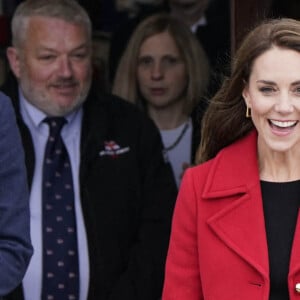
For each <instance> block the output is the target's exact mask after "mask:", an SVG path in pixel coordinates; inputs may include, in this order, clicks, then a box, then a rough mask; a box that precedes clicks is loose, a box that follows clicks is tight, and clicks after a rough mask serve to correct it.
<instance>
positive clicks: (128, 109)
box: [85, 94, 150, 123]
mask: <svg viewBox="0 0 300 300" xmlns="http://www.w3.org/2000/svg"><path fill="white" fill-rule="evenodd" d="M85 111H86V112H89V113H90V114H95V113H96V114H99V116H100V115H103V114H105V116H106V117H107V118H110V119H115V118H116V119H118V120H119V121H121V120H126V121H127V122H129V123H131V122H141V121H146V122H149V120H150V119H149V117H148V116H147V115H146V113H144V112H142V111H140V110H139V109H138V107H137V106H136V105H134V104H132V103H129V102H128V101H126V100H124V99H122V98H120V97H118V96H115V95H113V94H100V95H97V96H96V97H95V96H93V99H88V101H87V103H86V109H85Z"/></svg>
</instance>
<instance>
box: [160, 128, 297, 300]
mask: <svg viewBox="0 0 300 300" xmlns="http://www.w3.org/2000/svg"><path fill="white" fill-rule="evenodd" d="M283 200H284V199H283ZM287 280H288V288H289V293H290V299H291V300H297V299H300V220H299V216H298V223H297V227H296V231H295V237H294V242H293V247H292V253H291V259H290V269H289V275H288V278H287ZM297 284H298V285H297ZM296 287H298V288H299V292H297V289H296ZM269 290H270V279H269V262H268V249H267V238H266V231H265V224H264V214H263V204H262V196H261V189H260V178H259V172H258V164H257V135H256V132H252V133H250V134H249V135H248V136H247V137H245V138H243V139H241V140H240V141H238V142H236V143H234V144H233V145H231V146H229V147H227V148H225V149H223V150H222V151H221V152H220V153H219V154H218V155H217V156H216V157H215V158H214V159H212V160H210V161H208V162H206V163H204V164H202V165H199V166H196V167H194V168H190V169H189V170H187V171H186V173H185V175H184V178H183V181H182V183H181V188H180V191H179V195H178V199H177V203H176V208H175V212H174V217H173V227H172V234H171V240H170V246H169V252H168V258H167V263H166V277H165V284H164V291H163V300H202V299H205V300H268V299H269Z"/></svg>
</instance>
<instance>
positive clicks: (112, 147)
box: [99, 141, 130, 158]
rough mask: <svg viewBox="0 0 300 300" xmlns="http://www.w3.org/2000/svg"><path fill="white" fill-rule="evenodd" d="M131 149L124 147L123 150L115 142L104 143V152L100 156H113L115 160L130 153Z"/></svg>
mask: <svg viewBox="0 0 300 300" xmlns="http://www.w3.org/2000/svg"><path fill="white" fill-rule="evenodd" d="M129 150H130V148H129V147H123V148H121V147H120V146H119V145H118V144H117V143H116V142H115V141H105V142H104V150H102V151H100V152H99V156H105V155H108V156H111V157H113V158H116V157H117V156H118V155H120V154H124V153H126V152H129Z"/></svg>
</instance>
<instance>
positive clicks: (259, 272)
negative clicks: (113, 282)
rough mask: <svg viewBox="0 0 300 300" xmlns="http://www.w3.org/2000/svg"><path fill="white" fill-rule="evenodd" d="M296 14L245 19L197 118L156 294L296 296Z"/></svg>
mask: <svg viewBox="0 0 300 300" xmlns="http://www.w3.org/2000/svg"><path fill="white" fill-rule="evenodd" d="M299 121H300V22H299V21H296V20H292V19H278V20H268V21H265V22H264V23H263V24H260V25H259V26H257V27H256V28H254V29H253V30H252V31H251V32H250V33H249V34H248V35H247V37H246V38H245V40H244V41H243V43H242V45H241V47H240V49H239V50H238V51H237V53H236V57H235V59H234V61H233V68H232V74H231V76H230V77H229V78H228V79H226V80H225V82H224V84H223V86H222V88H221V89H220V91H219V92H218V93H217V94H216V95H215V97H214V98H213V99H212V101H211V104H210V106H209V107H208V109H207V111H206V113H205V116H204V119H203V123H202V139H201V144H200V148H199V149H198V153H197V157H198V163H199V165H198V166H196V167H193V168H190V169H188V170H187V171H186V173H185V175H184V178H183V181H182V184H181V188H180V191H179V195H178V199H177V203H176V209H175V213H174V217H173V227H172V234H171V240H170V246H169V252H168V258H167V264H166V277H165V284H164V292H163V300H177V299H178V300H183V299H184V300H185V299H186V300H202V299H205V300H220V299H222V300H241V299H243V300H260V299H261V300H275V299H280V300H286V299H293V300H294V299H295V300H296V299H300V221H298V223H297V219H298V218H299V216H298V210H299V204H300V167H299V166H300V122H299Z"/></svg>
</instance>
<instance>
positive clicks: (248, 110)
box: [246, 106, 251, 118]
mask: <svg viewBox="0 0 300 300" xmlns="http://www.w3.org/2000/svg"><path fill="white" fill-rule="evenodd" d="M246 118H251V108H250V107H249V106H247V108H246Z"/></svg>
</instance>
